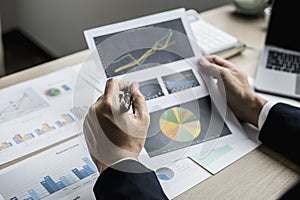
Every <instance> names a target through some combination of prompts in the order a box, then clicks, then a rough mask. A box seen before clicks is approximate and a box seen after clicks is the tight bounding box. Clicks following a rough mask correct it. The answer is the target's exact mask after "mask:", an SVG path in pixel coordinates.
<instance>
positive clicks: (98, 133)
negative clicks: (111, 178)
mask: <svg viewBox="0 0 300 200" xmlns="http://www.w3.org/2000/svg"><path fill="white" fill-rule="evenodd" d="M126 88H127V83H125V82H124V81H121V80H117V79H115V78H112V79H109V80H108V81H107V82H106V88H105V92H104V95H102V96H101V97H100V98H99V99H98V100H97V102H96V103H95V104H94V105H93V106H91V108H90V110H89V112H88V114H87V116H86V118H85V121H84V127H83V132H84V135H85V138H86V142H87V145H88V149H89V152H90V154H91V156H92V158H93V160H94V162H95V164H96V165H97V167H98V169H99V171H103V170H105V169H106V168H107V167H109V166H111V165H112V164H113V163H114V162H116V161H118V160H120V159H123V158H126V157H131V158H137V157H138V155H139V153H140V152H141V150H142V148H143V146H144V144H145V138H146V134H147V130H148V126H149V122H150V117H149V113H148V110H147V106H146V102H145V99H144V96H143V95H142V94H141V92H140V91H139V89H138V84H137V83H136V82H134V83H132V84H131V85H130V91H131V103H132V110H133V113H132V114H130V113H128V112H121V111H120V97H119V91H120V90H125V89H126Z"/></svg>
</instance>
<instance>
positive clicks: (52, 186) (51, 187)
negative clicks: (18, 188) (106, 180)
mask: <svg viewBox="0 0 300 200" xmlns="http://www.w3.org/2000/svg"><path fill="white" fill-rule="evenodd" d="M81 160H82V161H83V162H84V163H85V164H84V165H83V166H82V167H81V168H74V169H71V170H70V172H68V173H66V174H65V175H63V176H60V177H58V178H57V179H54V178H53V177H51V176H49V175H46V176H45V177H44V179H43V180H39V183H40V185H37V186H36V187H37V188H31V189H29V190H26V191H23V192H21V193H22V194H21V195H20V196H22V198H20V197H18V196H14V197H11V198H10V200H21V199H22V200H23V199H25V200H39V199H42V198H44V197H47V196H49V195H51V194H54V193H56V192H58V191H60V190H63V189H64V188H66V187H68V186H71V185H72V184H74V183H76V182H78V181H80V180H82V179H85V178H86V177H88V176H91V175H93V174H96V173H97V172H98V170H97V168H96V166H95V165H94V164H93V163H92V161H91V160H90V159H89V158H87V157H84V158H82V159H81ZM37 181H38V180H37ZM24 197H25V198H24Z"/></svg>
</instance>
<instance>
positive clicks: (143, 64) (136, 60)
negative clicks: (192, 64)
mask: <svg viewBox="0 0 300 200" xmlns="http://www.w3.org/2000/svg"><path fill="white" fill-rule="evenodd" d="M93 39H94V43H95V45H96V49H97V53H98V55H97V56H98V59H99V61H100V62H101V64H102V66H103V68H104V71H105V74H106V77H107V78H111V77H115V76H119V75H124V74H128V73H133V72H136V71H140V70H144V69H149V68H152V67H157V66H159V65H164V64H169V63H173V62H176V61H180V60H184V59H187V58H190V57H193V56H194V52H193V49H192V47H191V44H190V41H189V39H188V38H187V34H186V31H185V28H184V26H183V23H182V21H181V19H180V18H177V19H172V20H169V21H165V22H160V23H155V24H150V25H147V26H142V27H138V28H133V29H128V30H127V29H126V30H124V31H120V32H114V33H109V34H106V35H99V36H96V37H94V38H93Z"/></svg>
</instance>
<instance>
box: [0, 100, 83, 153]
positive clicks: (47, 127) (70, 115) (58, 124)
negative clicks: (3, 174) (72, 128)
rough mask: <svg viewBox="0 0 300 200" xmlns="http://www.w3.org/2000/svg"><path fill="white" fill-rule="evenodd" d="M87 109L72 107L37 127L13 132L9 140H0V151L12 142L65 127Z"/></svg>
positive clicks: (18, 142) (19, 141) (32, 137)
mask: <svg viewBox="0 0 300 200" xmlns="http://www.w3.org/2000/svg"><path fill="white" fill-rule="evenodd" d="M88 109H89V107H88V106H86V105H84V106H79V107H73V108H71V109H69V112H66V113H62V114H60V116H59V117H58V118H60V119H58V120H54V122H44V123H42V124H41V125H40V127H39V128H35V129H34V130H32V131H30V132H27V133H24V134H23V133H18V134H15V135H14V136H13V137H12V138H11V141H3V142H1V141H0V142H1V143H0V151H3V150H5V149H8V148H9V147H12V146H13V145H14V144H16V145H19V144H21V143H24V142H25V141H28V140H33V139H38V136H42V135H44V134H47V133H50V132H53V131H55V130H58V129H60V128H63V127H65V126H66V125H69V124H72V123H74V122H76V121H77V120H81V119H83V118H84V116H85V114H86V112H87V111H88Z"/></svg>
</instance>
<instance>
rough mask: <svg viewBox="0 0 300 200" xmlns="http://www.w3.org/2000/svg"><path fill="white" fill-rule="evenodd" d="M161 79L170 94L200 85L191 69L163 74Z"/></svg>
mask: <svg viewBox="0 0 300 200" xmlns="http://www.w3.org/2000/svg"><path fill="white" fill-rule="evenodd" d="M162 79H163V82H164V84H165V86H166V88H167V90H168V92H169V93H170V94H173V93H175V92H180V91H183V90H186V89H189V88H193V87H196V86H199V85H200V84H199V82H198V80H197V78H196V77H195V75H194V73H193V71H192V70H187V71H183V72H179V73H175V74H171V75H168V76H163V77H162Z"/></svg>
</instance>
